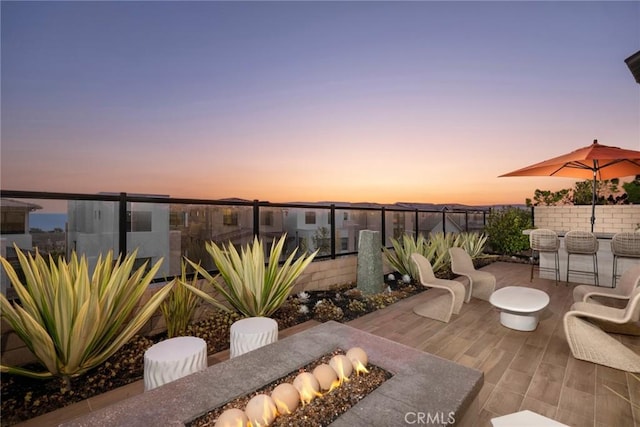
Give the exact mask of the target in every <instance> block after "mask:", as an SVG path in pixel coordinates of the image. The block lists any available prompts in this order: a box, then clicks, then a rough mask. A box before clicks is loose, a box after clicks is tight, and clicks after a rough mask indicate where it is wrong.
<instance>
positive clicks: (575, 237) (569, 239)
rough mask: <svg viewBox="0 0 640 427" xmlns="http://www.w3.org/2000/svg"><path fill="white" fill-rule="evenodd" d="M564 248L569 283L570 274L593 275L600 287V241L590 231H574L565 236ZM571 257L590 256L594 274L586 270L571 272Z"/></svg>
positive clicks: (595, 282)
mask: <svg viewBox="0 0 640 427" xmlns="http://www.w3.org/2000/svg"><path fill="white" fill-rule="evenodd" d="M564 247H565V249H566V250H567V283H569V273H578V274H584V275H593V280H594V284H595V285H596V286H600V281H599V279H598V239H597V238H596V236H595V235H594V234H593V233H591V232H590V231H580V230H572V231H569V232H567V234H565V236H564ZM571 255H589V256H591V258H592V260H593V272H590V271H584V270H571V267H570V264H569V263H570V260H571Z"/></svg>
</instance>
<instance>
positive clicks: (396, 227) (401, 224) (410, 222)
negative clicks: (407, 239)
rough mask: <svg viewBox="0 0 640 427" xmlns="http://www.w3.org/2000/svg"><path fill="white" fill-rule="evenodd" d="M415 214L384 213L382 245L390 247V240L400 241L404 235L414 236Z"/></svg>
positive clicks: (405, 212)
mask: <svg viewBox="0 0 640 427" xmlns="http://www.w3.org/2000/svg"><path fill="white" fill-rule="evenodd" d="M415 215H416V214H415V212H413V211H387V212H385V236H384V241H383V242H384V245H385V246H387V247H390V246H391V245H392V243H391V239H396V240H397V239H401V238H402V236H403V235H404V234H408V235H410V236H413V235H414V234H415V229H416V226H415Z"/></svg>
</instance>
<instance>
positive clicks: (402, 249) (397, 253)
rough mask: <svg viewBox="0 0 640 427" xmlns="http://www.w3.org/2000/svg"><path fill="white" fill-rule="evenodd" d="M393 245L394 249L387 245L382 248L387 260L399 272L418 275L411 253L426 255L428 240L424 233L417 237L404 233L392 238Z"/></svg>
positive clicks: (413, 275)
mask: <svg viewBox="0 0 640 427" xmlns="http://www.w3.org/2000/svg"><path fill="white" fill-rule="evenodd" d="M391 244H392V245H393V251H391V250H389V249H388V248H386V247H383V248H382V251H383V253H384V255H385V257H386V259H387V262H388V263H389V265H391V267H393V268H394V269H395V270H396V271H397V272H398V273H400V274H402V275H405V274H408V275H409V276H411V277H412V278H414V279H416V278H417V277H418V269H417V267H416V266H415V265H414V264H413V262H412V261H411V254H412V253H414V252H417V253H419V254H423V255H425V253H426V248H427V241H426V239H425V238H424V236H423V235H422V234H420V235H418V238H417V239H414V238H413V237H411V236H409V235H408V234H403V235H402V238H401V239H393V238H392V239H391Z"/></svg>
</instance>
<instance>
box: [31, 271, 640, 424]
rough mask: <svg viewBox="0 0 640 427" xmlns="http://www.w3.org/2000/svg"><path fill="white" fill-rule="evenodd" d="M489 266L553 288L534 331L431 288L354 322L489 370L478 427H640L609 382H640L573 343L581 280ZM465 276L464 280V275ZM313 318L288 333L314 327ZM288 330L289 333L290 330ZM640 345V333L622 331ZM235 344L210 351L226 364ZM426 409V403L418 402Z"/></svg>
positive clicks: (78, 409) (504, 280)
mask: <svg viewBox="0 0 640 427" xmlns="http://www.w3.org/2000/svg"><path fill="white" fill-rule="evenodd" d="M483 270H485V271H489V272H491V273H493V274H494V275H495V276H496V279H497V282H498V288H501V287H504V286H518V285H522V286H529V287H535V288H538V289H541V290H543V291H545V292H547V293H548V294H549V296H550V299H551V302H550V305H549V307H548V308H547V309H546V310H545V312H544V313H543V315H542V318H541V321H540V324H539V325H538V328H537V329H536V330H535V331H533V332H518V331H514V330H510V329H507V328H505V327H503V326H502V325H500V322H499V312H498V311H497V310H496V309H494V308H493V307H492V306H491V305H490V304H489V303H488V302H486V301H481V300H477V299H475V298H472V299H471V302H470V303H468V304H464V306H463V308H462V311H461V313H460V314H459V315H454V317H453V318H452V320H451V322H449V323H442V322H438V321H435V320H430V319H426V318H424V317H420V316H418V315H416V314H414V313H413V311H412V307H413V306H414V305H417V304H419V303H420V302H421V301H422V299H424V298H428V297H429V295H428V293H422V294H419V295H416V296H414V297H411V298H408V299H406V300H403V301H400V302H398V303H396V304H393V305H392V306H390V307H387V308H385V309H383V310H379V311H376V312H375V313H371V314H368V315H366V316H363V317H360V318H358V319H356V320H354V321H352V322H349V323H348V324H349V325H350V326H353V327H356V328H358V329H362V330H364V331H367V332H370V333H372V334H375V335H378V336H381V337H385V338H388V339H390V340H393V341H396V342H399V343H402V344H405V345H407V346H410V347H413V348H417V349H420V350H423V351H426V352H429V353H433V354H436V355H438V356H441V357H443V358H446V359H449V360H453V361H455V362H457V363H460V364H463V365H466V366H469V367H472V368H476V369H479V370H482V371H483V372H484V375H485V376H484V380H485V384H484V387H483V388H482V391H481V393H480V405H481V412H480V416H479V418H478V420H477V423H476V426H477V427H485V426H491V421H490V420H491V418H494V417H496V416H500V415H505V414H509V413H512V412H517V411H520V410H524V409H529V410H531V411H535V412H537V413H539V414H542V415H545V416H547V417H549V418H553V419H555V420H557V421H560V422H562V423H564V424H567V425H570V426H575V427H583V426H585V427H586V426H590V427H591V426H593V427H611V426H640V408H638V407H635V408H634V407H633V406H632V405H631V404H629V403H628V402H626V401H625V400H624V399H622V398H620V397H618V396H616V395H615V394H614V393H612V392H611V391H609V390H608V389H607V388H606V387H605V386H608V387H610V388H612V389H613V390H615V391H616V392H618V393H619V394H621V395H623V396H625V397H626V398H627V399H629V400H630V401H631V402H633V403H634V404H635V405H640V381H638V380H636V379H635V378H633V377H632V376H631V375H629V374H626V373H625V372H622V371H618V370H615V369H611V368H607V367H604V366H600V365H595V364H592V363H587V362H583V361H579V360H576V359H574V358H573V357H572V356H571V353H570V351H569V347H568V345H567V343H566V340H565V337H564V332H563V326H562V315H563V314H564V312H566V310H567V309H568V308H569V307H570V305H571V303H572V290H573V285H571V284H570V285H569V286H566V285H565V284H564V283H561V284H560V285H559V286H556V285H555V283H554V282H553V281H550V280H545V279H537V278H536V279H534V281H533V282H529V271H530V270H529V266H527V265H523V264H511V263H502V262H499V263H494V264H491V265H489V266H487V267H485V268H484V269H483ZM460 280H461V279H460ZM315 324H316V323H315V322H307V323H306V324H303V325H299V326H297V327H295V328H292V329H291V330H287V331H286V333H285V334H284V335H291V334H294V333H296V332H298V331H300V330H303V329H306V328H308V327H312V326H314V325H315ZM284 335H281V336H284ZM619 338H620V339H621V340H623V341H624V342H625V344H626V345H627V346H629V347H631V348H633V349H634V350H636V351H637V352H640V338H638V337H626V336H624V337H623V336H620V337H619ZM227 358H228V351H227V352H223V353H218V354H216V355H213V356H211V357H210V358H209V363H210V364H213V363H218V362H220V361H223V360H226V359H227ZM142 390H143V385H142V382H141V381H139V382H138V383H134V384H130V385H129V386H126V387H122V388H121V389H118V390H114V391H112V392H109V393H105V394H103V395H101V396H97V397H95V398H92V399H88V400H87V401H84V402H79V403H77V404H74V405H71V406H69V407H68V408H63V409H60V410H58V411H55V412H53V413H51V414H47V415H44V416H42V417H38V418H35V419H33V420H30V421H28V422H26V423H23V424H22V425H23V426H48V425H57V424H58V423H60V422H64V421H65V420H69V419H71V418H75V417H77V416H79V415H82V414H83V413H87V412H89V411H92V410H96V409H98V408H101V407H104V406H107V405H109V404H112V403H115V402H117V401H120V400H122V399H126V398H127V397H130V396H132V395H134V394H137V393H141V392H142ZM416 410H419V408H416Z"/></svg>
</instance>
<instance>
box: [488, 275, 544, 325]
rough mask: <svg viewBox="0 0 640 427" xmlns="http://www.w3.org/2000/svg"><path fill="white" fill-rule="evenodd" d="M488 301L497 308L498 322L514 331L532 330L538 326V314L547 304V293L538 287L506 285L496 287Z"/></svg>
mask: <svg viewBox="0 0 640 427" xmlns="http://www.w3.org/2000/svg"><path fill="white" fill-rule="evenodd" d="M489 302H490V303H491V304H492V305H493V306H494V307H497V308H499V309H500V310H502V311H501V313H500V323H502V325H503V326H506V327H507V328H511V329H515V330H516V331H533V330H535V329H536V327H537V326H538V315H539V314H540V312H541V311H542V310H543V309H544V308H545V307H546V306H547V305H549V295H547V294H546V293H545V292H543V291H540V290H538V289H532V288H526V287H523V286H507V287H504V288H502V289H498V290H497V291H495V292H494V293H493V294H491V297H490V298H489Z"/></svg>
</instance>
